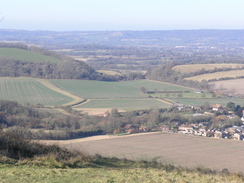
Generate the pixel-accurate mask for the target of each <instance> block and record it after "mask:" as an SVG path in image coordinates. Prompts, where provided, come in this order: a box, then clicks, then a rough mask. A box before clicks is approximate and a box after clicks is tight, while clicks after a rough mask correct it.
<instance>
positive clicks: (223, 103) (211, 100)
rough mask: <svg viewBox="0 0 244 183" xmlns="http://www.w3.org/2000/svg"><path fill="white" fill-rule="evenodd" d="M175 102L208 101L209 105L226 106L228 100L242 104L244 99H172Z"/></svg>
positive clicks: (191, 103) (186, 103) (194, 103)
mask: <svg viewBox="0 0 244 183" xmlns="http://www.w3.org/2000/svg"><path fill="white" fill-rule="evenodd" d="M173 100H174V101H175V102H179V103H181V104H185V105H199V106H200V105H204V104H205V103H206V102H208V103H209V104H211V105H214V104H221V105H223V106H226V105H227V103H228V102H234V103H235V104H236V105H240V106H244V99H240V98H220V99H207V98H206V99H173Z"/></svg>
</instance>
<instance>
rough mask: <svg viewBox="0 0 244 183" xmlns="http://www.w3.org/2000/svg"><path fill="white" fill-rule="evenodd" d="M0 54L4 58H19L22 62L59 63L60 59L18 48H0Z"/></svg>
mask: <svg viewBox="0 0 244 183" xmlns="http://www.w3.org/2000/svg"><path fill="white" fill-rule="evenodd" d="M0 55H1V57H4V58H10V59H15V60H20V61H22V62H35V63H42V62H49V63H59V62H61V60H58V59H56V58H54V57H49V56H46V55H42V54H39V53H35V52H31V51H28V50H23V49H18V48H0Z"/></svg>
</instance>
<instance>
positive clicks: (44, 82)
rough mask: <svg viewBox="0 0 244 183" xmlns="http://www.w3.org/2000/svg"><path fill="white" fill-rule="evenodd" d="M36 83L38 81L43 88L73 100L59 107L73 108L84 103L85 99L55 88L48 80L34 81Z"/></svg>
mask: <svg viewBox="0 0 244 183" xmlns="http://www.w3.org/2000/svg"><path fill="white" fill-rule="evenodd" d="M36 81H38V82H39V83H41V84H42V85H43V86H45V87H47V88H49V89H51V90H53V91H55V92H58V93H60V94H63V95H66V96H68V97H70V98H72V99H73V101H71V102H69V103H66V104H63V105H61V106H68V105H71V106H74V105H78V104H80V103H82V102H84V101H86V99H84V98H81V97H79V96H77V95H74V94H72V93H70V92H68V91H65V90H62V89H61V88H59V87H58V86H56V85H55V84H53V83H52V82H50V81H49V80H46V79H36Z"/></svg>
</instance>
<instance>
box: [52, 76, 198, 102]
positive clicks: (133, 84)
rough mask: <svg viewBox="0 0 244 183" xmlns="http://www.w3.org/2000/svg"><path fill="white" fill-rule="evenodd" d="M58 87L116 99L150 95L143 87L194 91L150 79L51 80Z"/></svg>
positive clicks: (83, 94) (82, 94) (92, 96)
mask: <svg viewBox="0 0 244 183" xmlns="http://www.w3.org/2000/svg"><path fill="white" fill-rule="evenodd" d="M50 81H51V82H52V83H53V84H55V85H56V86H57V87H59V88H61V89H63V90H65V91H68V92H70V93H73V94H75V95H78V96H80V97H83V98H90V99H114V98H141V97H148V94H143V93H142V91H141V87H145V88H146V89H147V90H151V91H154V89H155V88H156V89H157V90H169V91H182V90H183V91H185V90H188V91H194V90H193V89H189V88H187V87H182V86H179V85H173V84H168V83H163V82H156V81H149V80H134V81H121V82H104V81H91V80H90V81H88V80H50Z"/></svg>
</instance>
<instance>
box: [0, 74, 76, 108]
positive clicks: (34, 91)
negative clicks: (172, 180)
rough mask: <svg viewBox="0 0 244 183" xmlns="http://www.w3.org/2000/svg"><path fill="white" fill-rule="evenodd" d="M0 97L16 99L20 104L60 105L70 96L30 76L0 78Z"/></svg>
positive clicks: (68, 99) (70, 99) (69, 99)
mask: <svg viewBox="0 0 244 183" xmlns="http://www.w3.org/2000/svg"><path fill="white" fill-rule="evenodd" d="M0 99H3V100H11V101H17V102H19V103H21V104H25V103H30V104H38V103H40V104H44V105H50V106H55V105H62V104H65V103H69V102H71V101H72V98H70V97H68V96H65V95H64V94H61V93H58V92H56V91H54V90H51V89H49V88H48V87H46V86H44V85H43V84H41V83H40V82H38V81H37V80H35V79H31V78H0Z"/></svg>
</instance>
